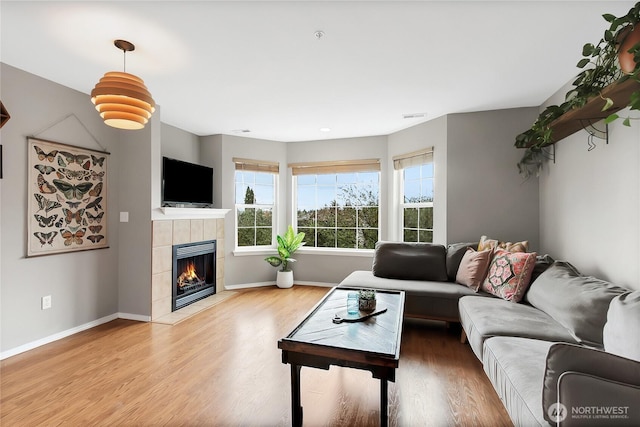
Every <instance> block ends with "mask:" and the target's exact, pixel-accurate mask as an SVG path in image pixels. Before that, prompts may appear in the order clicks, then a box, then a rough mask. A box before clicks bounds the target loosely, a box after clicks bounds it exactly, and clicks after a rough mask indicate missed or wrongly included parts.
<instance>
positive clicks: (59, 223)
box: [55, 218, 64, 228]
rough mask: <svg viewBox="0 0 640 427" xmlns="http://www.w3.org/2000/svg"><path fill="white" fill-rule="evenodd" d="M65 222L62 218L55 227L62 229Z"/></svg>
mask: <svg viewBox="0 0 640 427" xmlns="http://www.w3.org/2000/svg"><path fill="white" fill-rule="evenodd" d="M63 221H64V218H60V219H59V220H58V222H56V224H55V227H56V228H60V227H62V222H63Z"/></svg>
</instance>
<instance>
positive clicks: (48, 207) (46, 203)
mask: <svg viewBox="0 0 640 427" xmlns="http://www.w3.org/2000/svg"><path fill="white" fill-rule="evenodd" d="M33 197H35V198H36V201H37V202H38V208H39V209H38V210H37V211H36V212H40V211H41V210H43V209H44V211H45V212H46V213H49V211H52V210H53V209H56V208H59V207H61V206H62V205H61V204H60V203H58V202H56V201H54V200H49V199H47V198H46V197H44V196H43V195H42V194H34V195H33Z"/></svg>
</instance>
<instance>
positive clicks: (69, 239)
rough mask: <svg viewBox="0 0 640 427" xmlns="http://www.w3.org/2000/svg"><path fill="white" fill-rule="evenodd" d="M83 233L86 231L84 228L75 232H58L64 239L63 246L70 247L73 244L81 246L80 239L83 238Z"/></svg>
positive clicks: (63, 230) (64, 230)
mask: <svg viewBox="0 0 640 427" xmlns="http://www.w3.org/2000/svg"><path fill="white" fill-rule="evenodd" d="M85 231H86V228H81V229H80V230H78V231H75V232H73V231H70V230H66V229H62V230H60V235H61V236H62V238H63V239H64V245H65V246H71V244H73V243H75V244H76V245H81V244H82V242H83V240H82V238H83V237H84V232H85Z"/></svg>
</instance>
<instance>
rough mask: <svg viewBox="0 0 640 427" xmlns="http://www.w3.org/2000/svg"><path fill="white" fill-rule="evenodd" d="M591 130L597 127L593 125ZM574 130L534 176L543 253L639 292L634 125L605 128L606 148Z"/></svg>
mask: <svg viewBox="0 0 640 427" xmlns="http://www.w3.org/2000/svg"><path fill="white" fill-rule="evenodd" d="M597 126H602V124H598V125H597ZM587 138H588V134H587V133H586V132H585V131H579V132H577V133H575V134H573V135H571V136H569V137H567V138H565V139H563V140H562V141H560V142H558V143H557V144H556V162H555V164H553V163H552V162H546V163H545V165H544V170H543V173H542V175H541V177H540V233H541V246H542V250H543V252H548V253H549V254H550V255H551V256H553V257H554V258H556V259H565V260H567V261H569V262H571V263H572V264H573V265H575V266H576V267H577V268H578V270H580V272H582V273H583V274H588V275H595V276H597V277H600V278H603V279H605V280H610V281H613V282H615V283H617V284H619V285H621V286H624V287H627V288H632V289H640V267H639V265H640V263H639V262H638V260H640V248H639V246H638V242H640V174H639V172H638V171H639V170H640V124H639V123H638V122H637V121H632V126H631V127H625V126H623V125H622V124H621V122H620V121H616V122H614V123H612V124H611V125H609V144H608V145H606V144H605V143H604V141H601V140H597V139H596V140H595V141H596V144H597V148H595V149H594V150H592V151H587Z"/></svg>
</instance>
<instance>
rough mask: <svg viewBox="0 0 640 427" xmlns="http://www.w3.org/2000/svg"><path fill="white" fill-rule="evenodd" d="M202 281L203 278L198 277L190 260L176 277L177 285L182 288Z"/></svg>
mask: <svg viewBox="0 0 640 427" xmlns="http://www.w3.org/2000/svg"><path fill="white" fill-rule="evenodd" d="M202 281H204V279H202V278H200V277H198V274H197V273H196V266H195V265H194V264H193V263H192V262H190V263H189V264H187V267H186V268H185V271H184V272H182V274H181V275H180V276H179V277H178V286H179V287H181V288H182V287H184V286H187V285H192V284H194V283H198V282H202Z"/></svg>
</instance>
